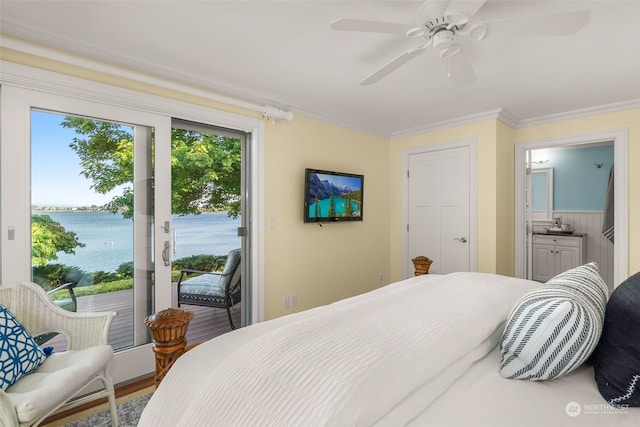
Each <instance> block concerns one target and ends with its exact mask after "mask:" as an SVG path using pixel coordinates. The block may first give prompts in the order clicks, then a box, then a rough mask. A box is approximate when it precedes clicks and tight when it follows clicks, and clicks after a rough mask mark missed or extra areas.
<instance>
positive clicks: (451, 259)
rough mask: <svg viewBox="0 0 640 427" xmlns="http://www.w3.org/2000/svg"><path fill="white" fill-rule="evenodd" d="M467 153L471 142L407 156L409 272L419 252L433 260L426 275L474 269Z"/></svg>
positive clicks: (407, 266) (469, 170)
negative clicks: (467, 144)
mask: <svg viewBox="0 0 640 427" xmlns="http://www.w3.org/2000/svg"><path fill="white" fill-rule="evenodd" d="M470 151H471V148H470V146H460V147H451V148H443V149H435V150H433V149H432V150H429V151H423V152H416V153H412V154H409V156H408V174H407V175H408V176H407V189H408V196H407V199H408V209H407V211H408V215H407V242H408V244H407V248H408V249H407V251H408V258H407V259H406V270H407V272H408V273H409V274H408V276H410V275H412V273H413V271H414V270H413V264H412V262H411V260H412V259H413V258H415V257H416V256H420V255H422V256H426V257H428V258H430V259H431V260H433V264H431V268H430V272H431V273H437V274H447V273H452V272H455V271H471V270H473V269H475V265H473V266H472V250H471V249H472V247H473V246H474V245H475V244H474V242H473V239H472V234H471V233H472V231H473V230H472V227H471V213H470V207H471V203H470V201H471V184H470V178H471V167H470V164H471V161H470V160H471V153H470ZM474 264H475V263H474ZM472 267H473V268H472Z"/></svg>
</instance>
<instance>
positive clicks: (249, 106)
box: [0, 35, 640, 141]
mask: <svg viewBox="0 0 640 427" xmlns="http://www.w3.org/2000/svg"><path fill="white" fill-rule="evenodd" d="M0 47H4V48H7V49H12V50H16V51H19V52H22V53H26V54H30V55H34V56H38V57H42V58H45V59H49V60H53V61H57V62H60V63H65V64H69V65H72V66H76V67H80V68H84V69H87V70H91V71H95V72H101V73H104V74H108V75H113V76H116V77H120V78H124V79H127V80H131V81H135V82H140V83H144V84H149V85H152V86H157V87H161V88H163V89H168V90H173V91H175V92H178V93H183V94H185V95H193V96H197V97H200V98H202V99H207V100H211V101H215V102H219V103H222V104H226V105H230V106H234V107H239V108H243V109H246V110H249V111H256V112H259V113H261V114H262V115H263V116H264V117H266V118H268V119H271V120H272V122H275V121H276V120H280V119H286V120H290V119H291V118H292V117H293V114H292V113H291V112H290V111H289V109H288V108H287V107H284V106H283V105H282V104H281V103H277V102H276V103H275V104H278V105H281V106H272V105H266V104H258V103H256V102H252V101H247V100H243V99H240V98H241V97H238V98H235V97H231V96H226V95H221V94H219V93H218V92H215V90H216V89H215V88H209V89H207V88H204V87H195V86H190V85H187V84H183V83H179V82H176V81H173V80H169V79H165V78H162V77H157V76H153V75H151V74H147V73H143V72H138V71H134V70H131V69H127V68H124V67H120V66H117V65H112V64H108V63H105V62H100V61H96V60H92V59H89V58H86V57H82V56H78V55H74V54H71V53H67V52H64V51H61V50H57V49H53V48H50V47H47V46H43V45H39V44H35V43H31V42H27V41H24V40H21V39H18V38H14V37H11V36H6V35H0ZM3 64H5V65H4V67H6V64H8V63H7V62H6V61H3ZM3 72H4V70H3ZM14 77H16V76H14ZM31 83H33V81H31ZM68 89H71V90H73V88H72V87H71V88H68ZM262 101H264V102H267V101H265V100H260V102H262ZM292 107H293V106H289V108H292ZM636 108H640V99H631V100H628V101H622V102H618V103H612V104H607V105H601V106H594V107H589V108H583V109H578V110H572V111H567V112H562V113H557V114H550V115H546V116H540V117H533V118H525V119H521V118H518V117H517V116H515V115H514V114H513V113H511V112H509V111H508V110H506V109H505V108H498V109H494V110H490V111H485V112H481V113H476V114H472V115H468V116H463V117H458V118H454V119H450V120H445V121H441V122H435V123H429V124H426V125H424V126H419V127H414V128H409V129H405V130H402V131H397V132H388V131H385V130H383V129H370V128H364V127H362V126H360V125H357V124H355V123H351V122H348V121H345V120H341V119H340V118H337V117H333V116H328V115H324V114H322V113H318V112H314V111H308V110H305V109H299V108H294V109H295V110H296V111H297V113H298V114H301V115H304V116H306V117H309V118H312V119H316V120H320V121H323V122H325V123H329V124H333V125H336V126H341V127H345V128H348V129H351V130H354V131H357V132H362V133H367V134H370V135H373V136H376V137H379V138H385V139H388V140H391V141H392V140H394V139H398V138H402V137H406V136H412V135H419V134H421V133H428V132H433V131H436V130H442V129H447V128H454V127H458V126H464V125H467V124H471V123H477V122H481V121H485V120H500V121H502V122H503V123H505V124H506V125H508V126H510V127H512V128H514V129H516V128H526V127H531V126H537V125H542V124H546V123H552V122H558V121H564V120H571V119H577V118H581V117H588V116H594V115H600V114H606V113H614V112H619V111H625V110H630V109H636Z"/></svg>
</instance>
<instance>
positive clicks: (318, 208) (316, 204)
mask: <svg viewBox="0 0 640 427" xmlns="http://www.w3.org/2000/svg"><path fill="white" fill-rule="evenodd" d="M314 205H315V207H316V218H320V200H318V196H316V200H315V202H314Z"/></svg>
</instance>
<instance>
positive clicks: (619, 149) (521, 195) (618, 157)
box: [514, 128, 629, 288]
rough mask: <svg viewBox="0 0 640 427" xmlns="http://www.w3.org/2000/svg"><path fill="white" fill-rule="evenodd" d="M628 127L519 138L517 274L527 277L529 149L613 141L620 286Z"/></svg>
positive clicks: (624, 263)
mask: <svg viewBox="0 0 640 427" xmlns="http://www.w3.org/2000/svg"><path fill="white" fill-rule="evenodd" d="M627 134H628V131H627V129H626V128H620V129H609V130H603V131H595V132H588V133H584V134H578V135H570V136H563V137H552V138H545V139H538V140H533V141H524V142H517V143H516V144H515V180H516V182H515V198H514V199H515V209H514V211H515V215H516V217H515V230H514V233H515V276H516V277H520V278H524V277H526V275H525V274H526V270H525V269H526V262H525V257H526V254H527V252H526V244H527V243H526V240H527V239H526V219H525V210H526V207H525V190H526V172H527V168H526V158H525V156H526V153H527V151H528V150H540V149H544V148H553V147H569V146H572V145H586V144H596V143H600V142H604V141H613V147H614V148H613V152H614V155H613V157H614V159H613V163H614V165H615V169H614V180H615V187H614V197H615V202H614V205H615V214H614V224H615V230H616V241H615V244H614V251H613V254H614V255H613V264H614V271H613V282H614V284H613V286H614V288H615V287H617V286H618V285H619V284H620V283H622V281H623V280H625V279H626V278H627V276H628V259H627V257H628V251H629V236H628V230H629V225H628V199H627V198H628V194H627V186H628V173H627V168H628V165H627V158H628V157H627V146H628V135H627Z"/></svg>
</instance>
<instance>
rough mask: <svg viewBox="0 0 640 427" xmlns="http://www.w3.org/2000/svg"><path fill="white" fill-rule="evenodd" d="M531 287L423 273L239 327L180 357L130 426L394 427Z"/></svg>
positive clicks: (473, 353) (451, 374)
mask: <svg viewBox="0 0 640 427" xmlns="http://www.w3.org/2000/svg"><path fill="white" fill-rule="evenodd" d="M533 286H535V283H534V282H530V281H526V280H521V279H514V278H508V277H504V276H498V275H491V274H482V273H455V274H450V275H445V276H436V275H425V276H419V277H415V278H411V279H407V280H405V281H402V282H398V283H396V284H392V285H389V286H387V287H385V288H382V289H379V290H376V291H373V292H370V293H367V294H364V295H361V296H358V297H354V298H349V299H346V300H343V301H339V302H337V303H335V304H331V305H328V306H324V307H319V308H316V309H313V310H308V311H306V312H303V313H299V314H295V315H291V316H286V317H283V318H279V319H275V320H272V321H269V322H264V323H261V324H257V325H253V326H250V327H247V328H242V329H240V330H238V331H235V332H232V333H229V334H225V335H223V336H221V337H218V338H215V339H213V340H211V341H208V342H206V343H203V344H201V345H200V346H198V347H196V348H195V349H193V350H191V351H190V352H188V353H187V354H185V355H184V356H182V357H181V358H180V359H179V360H178V362H177V363H176V364H175V365H174V366H173V368H172V369H171V371H170V372H169V374H168V375H167V376H166V377H165V379H164V380H163V382H162V384H161V386H160V387H159V388H158V390H157V391H156V393H155V394H154V396H153V398H152V399H151V401H150V402H149V404H148V406H147V407H146V408H145V410H144V412H143V414H142V417H141V419H140V424H139V425H140V426H153V427H156V426H163V425H164V426H190V427H191V426H204V425H207V426H213V425H220V426H258V425H259V426H269V425H271V426H279V427H280V426H296V425H299V426H318V425H332V426H334V425H349V426H352V425H367V426H368V425H374V424H376V423H377V424H379V425H390V426H391V425H394V426H395V425H400V424H404V423H406V422H407V421H408V420H410V419H412V418H413V417H415V416H416V415H417V414H419V413H420V412H422V411H423V410H424V408H426V407H427V406H428V405H429V404H430V403H431V402H432V401H433V400H434V399H436V398H437V397H438V396H439V395H440V394H441V393H442V392H443V391H444V390H446V388H448V387H449V386H450V385H451V384H452V383H453V382H454V381H455V380H456V379H457V378H458V377H459V376H460V375H462V374H463V373H464V372H465V371H466V370H467V369H468V368H469V366H470V365H471V364H472V363H473V362H474V361H475V360H477V359H479V358H481V357H483V356H484V355H485V354H487V353H488V352H489V351H490V349H491V348H492V347H493V346H494V345H495V343H496V342H497V341H498V339H499V336H500V333H501V332H502V327H503V322H504V321H505V319H506V317H507V316H508V314H509V311H510V309H511V307H512V306H513V304H514V303H515V301H516V300H517V299H518V298H520V296H522V295H523V294H524V293H525V292H526V291H528V290H530V289H531V288H532V287H533Z"/></svg>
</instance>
